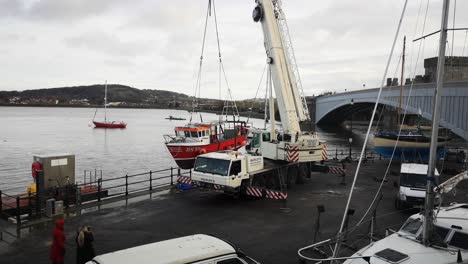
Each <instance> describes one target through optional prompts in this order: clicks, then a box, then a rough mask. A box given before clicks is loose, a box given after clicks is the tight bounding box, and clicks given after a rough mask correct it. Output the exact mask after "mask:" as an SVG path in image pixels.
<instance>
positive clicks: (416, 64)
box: [356, 2, 429, 226]
mask: <svg viewBox="0 0 468 264" xmlns="http://www.w3.org/2000/svg"><path fill="white" fill-rule="evenodd" d="M428 9H429V2H428V5H427V7H426V15H425V18H424V22H423V28H422V34H423V35H424V31H425V28H426V19H427V13H428ZM424 43H425V41H422V42H421V43H419V48H418V53H417V56H416V63H415V65H414V70H413V72H412V73H411V75H410V76H415V75H416V68H417V66H418V62H419V57H420V55H421V53H424V47H425V45H424ZM421 48H422V52H421ZM413 86H414V79H413V81H412V82H411V86H410V89H409V92H408V98H407V100H406V104H405V112H404V113H403V119H402V123H401V124H400V129H399V131H398V136H397V140H396V142H395V145H394V147H393V151H392V155H391V156H390V160H389V163H388V165H387V169H386V170H385V174H384V177H383V178H382V181H381V182H380V186H379V189H378V190H377V192H376V194H375V196H374V199H373V200H372V202H371V204H370V206H369V207H368V208H367V210H366V212H365V213H364V215H363V216H362V218H361V219H360V220H359V221H358V223H357V224H356V226H359V225H360V224H362V222H363V221H364V219H365V218H366V216H367V215H368V214H369V212H370V210H371V208H372V207H373V206H374V203H375V202H376V200H377V198H378V196H379V193H380V192H381V190H382V187H383V184H384V182H385V180H386V178H387V175H388V172H389V171H390V166H391V163H392V160H393V157H394V155H395V150H396V146H397V145H398V142H399V140H400V134H401V130H402V128H403V124H404V122H405V119H406V114H407V111H408V106H409V102H410V98H411V94H412V91H413Z"/></svg>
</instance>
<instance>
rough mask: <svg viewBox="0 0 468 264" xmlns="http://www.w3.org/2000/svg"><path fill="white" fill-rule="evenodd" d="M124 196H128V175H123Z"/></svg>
mask: <svg viewBox="0 0 468 264" xmlns="http://www.w3.org/2000/svg"><path fill="white" fill-rule="evenodd" d="M125 196H128V174H125Z"/></svg>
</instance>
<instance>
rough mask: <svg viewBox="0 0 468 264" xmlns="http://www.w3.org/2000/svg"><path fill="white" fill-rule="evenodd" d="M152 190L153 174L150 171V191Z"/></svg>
mask: <svg viewBox="0 0 468 264" xmlns="http://www.w3.org/2000/svg"><path fill="white" fill-rule="evenodd" d="M151 190H153V172H152V171H150V191H151Z"/></svg>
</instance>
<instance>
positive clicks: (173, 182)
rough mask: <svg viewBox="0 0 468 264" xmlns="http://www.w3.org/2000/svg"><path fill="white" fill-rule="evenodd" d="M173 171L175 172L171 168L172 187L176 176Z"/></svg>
mask: <svg viewBox="0 0 468 264" xmlns="http://www.w3.org/2000/svg"><path fill="white" fill-rule="evenodd" d="M173 170H174V168H172V167H171V186H173V185H174V179H173V175H174V174H173Z"/></svg>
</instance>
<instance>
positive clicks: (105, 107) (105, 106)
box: [104, 80, 107, 123]
mask: <svg viewBox="0 0 468 264" xmlns="http://www.w3.org/2000/svg"><path fill="white" fill-rule="evenodd" d="M104 123H107V80H106V84H105V85H104Z"/></svg>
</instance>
